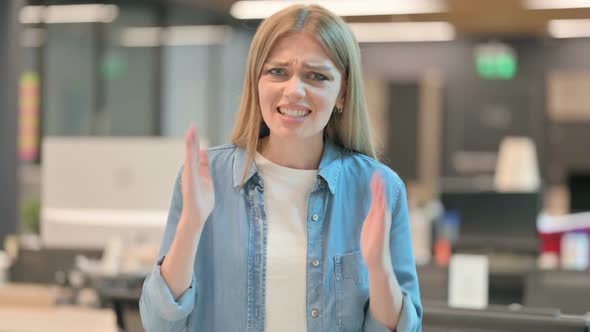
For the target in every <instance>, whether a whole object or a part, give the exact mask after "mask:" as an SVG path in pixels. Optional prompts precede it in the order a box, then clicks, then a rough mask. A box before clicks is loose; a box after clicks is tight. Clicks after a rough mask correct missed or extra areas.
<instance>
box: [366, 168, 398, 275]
mask: <svg viewBox="0 0 590 332" xmlns="http://www.w3.org/2000/svg"><path fill="white" fill-rule="evenodd" d="M371 193H372V194H373V200H372V202H371V208H370V210H369V214H368V215H367V218H366V219H365V222H364V224H363V229H362V231H361V250H362V253H363V259H364V260H365V264H367V267H368V268H369V271H372V270H375V271H391V270H392V269H393V267H392V266H391V254H390V251H389V231H390V229H391V211H390V210H389V204H388V202H387V196H386V192H385V182H384V181H383V178H382V177H381V175H380V174H379V173H378V172H375V174H373V178H372V179H371Z"/></svg>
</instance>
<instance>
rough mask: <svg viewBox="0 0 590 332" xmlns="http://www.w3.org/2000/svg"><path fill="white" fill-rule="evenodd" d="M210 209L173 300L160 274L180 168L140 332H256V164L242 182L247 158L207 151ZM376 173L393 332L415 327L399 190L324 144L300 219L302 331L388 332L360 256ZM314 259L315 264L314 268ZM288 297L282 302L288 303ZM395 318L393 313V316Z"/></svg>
mask: <svg viewBox="0 0 590 332" xmlns="http://www.w3.org/2000/svg"><path fill="white" fill-rule="evenodd" d="M208 154H209V162H210V167H211V173H212V177H213V183H214V187H215V200H216V201H215V207H214V209H213V211H212V213H211V215H210V216H209V218H208V219H207V222H206V224H205V227H204V229H203V233H202V235H201V240H200V242H199V247H198V250H197V257H196V260H195V266H194V274H193V280H192V284H191V286H190V288H189V289H187V290H186V291H185V292H184V293H183V294H182V295H181V296H180V298H179V299H178V300H175V299H174V297H173V295H172V293H171V291H170V289H169V288H168V286H167V285H166V282H165V281H164V279H163V278H162V275H161V274H160V264H161V262H162V260H163V259H164V256H165V255H166V253H167V252H168V249H169V248H170V245H171V243H172V240H173V239H174V234H175V232H176V226H177V224H178V221H179V218H180V213H181V210H182V191H181V173H182V170H181V172H179V174H178V177H177V179H176V184H175V188H174V193H173V197H172V205H171V208H170V212H169V215H168V222H167V226H166V230H165V234H164V239H163V242H162V247H161V249H160V259H159V260H158V264H156V265H155V267H154V269H153V271H152V272H151V274H150V275H149V276H148V277H147V278H146V280H145V282H144V285H143V292H142V296H141V299H140V303H139V305H140V312H141V319H142V322H143V325H144V327H145V329H146V331H148V332H151V331H158V332H165V331H182V330H183V328H184V327H186V328H187V331H188V332H196V331H206V332H209V331H216V332H217V331H219V332H230V331H231V332H234V331H247V332H263V331H264V321H265V320H264V315H265V271H266V241H267V229H268V224H267V219H266V214H265V209H264V186H263V181H262V178H261V175H260V173H259V172H258V171H257V169H256V165H255V164H254V163H253V165H252V167H251V169H250V172H249V175H248V177H247V179H248V180H247V181H246V183H245V185H244V186H243V187H241V186H240V183H241V181H242V178H243V174H244V169H245V167H246V159H247V155H246V152H245V151H244V150H243V149H239V148H236V147H235V146H234V145H224V146H220V147H215V148H211V149H209V151H208ZM376 170H380V171H381V173H382V175H383V177H384V180H385V182H386V184H387V195H388V197H389V204H390V209H391V211H392V226H391V234H390V247H391V257H392V260H393V261H392V263H393V267H394V272H395V275H396V277H397V279H398V282H399V284H400V286H401V288H402V292H403V296H404V298H403V306H402V313H401V318H400V321H399V323H398V326H397V331H399V332H411V331H412V332H414V331H421V330H422V305H421V303H420V294H419V290H418V279H417V276H416V267H415V263H414V257H413V253H412V244H411V238H410V226H409V220H408V209H407V202H406V193H405V188H404V184H403V182H402V181H401V179H400V178H399V177H398V175H397V174H396V173H394V172H393V171H392V170H391V169H389V168H388V167H386V166H385V165H383V164H381V163H379V162H377V161H375V160H373V159H371V158H369V157H366V156H364V155H361V154H358V153H353V152H350V151H347V150H344V149H342V148H340V147H338V146H336V145H335V144H333V143H331V142H330V141H329V140H328V139H326V141H325V144H324V153H323V156H322V159H321V162H320V167H319V171H318V176H317V179H316V182H315V185H314V189H313V191H312V193H311V194H310V196H309V201H308V217H307V239H308V240H307V261H308V262H309V264H308V266H307V296H306V298H307V313H308V316H307V331H309V332H334V331H341V332H356V331H364V332H382V331H383V332H384V331H388V330H387V329H386V328H385V327H384V326H382V325H381V324H380V323H379V322H377V321H376V320H375V319H374V318H373V317H372V315H371V311H370V299H369V282H368V270H367V267H366V265H365V263H364V261H363V258H362V255H361V251H360V234H361V229H362V225H363V221H364V220H365V217H366V216H367V214H368V211H369V207H370V204H371V191H370V183H371V177H372V175H373V172H374V171H376ZM315 259H319V260H320V262H321V264H319V265H318V266H314V264H311V262H312V261H313V260H315ZM285 301H289V299H288V298H287V299H285ZM393 314H394V313H392V315H393Z"/></svg>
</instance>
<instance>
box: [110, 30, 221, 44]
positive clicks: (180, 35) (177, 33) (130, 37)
mask: <svg viewBox="0 0 590 332" xmlns="http://www.w3.org/2000/svg"><path fill="white" fill-rule="evenodd" d="M230 34H231V28H230V27H229V26H226V25H194V26H171V27H166V28H161V27H140V28H125V29H123V30H122V31H121V35H120V38H119V42H120V44H121V45H122V46H126V47H157V46H162V45H163V46H188V45H213V44H222V43H224V42H225V40H226V39H227V38H228V37H229V36H230Z"/></svg>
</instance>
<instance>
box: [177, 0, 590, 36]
mask: <svg viewBox="0 0 590 332" xmlns="http://www.w3.org/2000/svg"><path fill="white" fill-rule="evenodd" d="M169 1H172V2H177V3H186V4H189V3H190V4H193V5H199V6H203V7H209V8H211V9H215V10H218V11H222V12H226V13H227V12H229V9H230V7H231V5H232V4H233V3H234V2H236V0H169ZM359 1H361V0H359ZM408 1H411V0H408ZM554 1H559V0H554ZM446 2H447V7H448V12H446V13H438V14H420V15H387V16H371V17H368V16H364V17H350V18H347V21H349V22H400V21H402V22H405V21H410V22H412V21H448V22H450V23H452V24H453V25H454V26H455V28H456V31H457V34H458V35H460V36H476V37H477V36H515V37H516V36H544V35H546V34H547V33H546V25H547V22H548V21H549V20H551V19H570V18H590V8H583V9H558V10H525V9H524V8H522V6H521V4H520V0H446Z"/></svg>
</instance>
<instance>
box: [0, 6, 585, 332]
mask: <svg viewBox="0 0 590 332" xmlns="http://www.w3.org/2000/svg"><path fill="white" fill-rule="evenodd" d="M281 3H282V2H281V1H234V0H221V1H220V0H215V1H214V0H150V1H147V0H146V1H137V0H135V1H134V0H121V1H103V2H101V1H73V0H70V1H67V0H53V1H52V0H30V1H26V0H6V1H1V2H0V73H1V74H2V81H1V82H0V187H1V188H2V189H1V190H0V193H1V194H0V219H1V222H0V244H1V246H0V249H2V250H1V251H0V317H2V319H0V321H3V322H8V323H7V325H6V328H5V327H3V326H0V331H4V330H6V331H21V330H22V331H65V330H67V328H66V327H65V326H73V325H71V324H74V325H75V324H80V326H82V327H80V328H86V329H90V328H91V327H96V329H97V331H98V330H100V331H111V330H112V331H116V330H121V331H141V330H142V328H141V323H140V322H139V317H138V312H137V300H138V298H139V292H140V287H141V282H142V281H143V277H144V276H145V274H146V273H147V271H149V268H150V267H151V265H152V264H153V263H154V260H155V256H156V252H157V250H158V245H159V240H160V237H161V232H162V229H163V227H164V223H165V215H166V211H167V208H168V204H169V200H170V197H171V190H172V184H173V181H174V178H175V175H176V172H177V170H178V167H179V166H180V165H181V163H182V160H183V159H182V158H183V155H182V153H183V150H182V137H183V134H184V133H185V131H186V130H187V128H188V125H189V123H191V122H194V123H196V124H197V125H198V128H199V133H200V136H201V137H202V139H203V141H204V142H205V143H206V144H207V145H208V146H214V145H219V144H223V143H227V142H228V141H229V135H230V132H231V130H232V127H233V124H234V121H235V116H236V113H237V110H238V105H239V100H240V96H241V89H242V81H243V78H244V72H245V65H246V57H247V52H248V48H249V45H250V42H251V40H252V37H253V35H254V33H255V31H256V28H257V26H258V24H259V22H260V20H261V19H262V18H263V17H265V16H267V15H269V14H270V13H272V12H273V11H274V10H276V6H277V4H278V5H280V4H281ZM318 3H320V4H324V5H325V6H326V7H328V8H332V9H333V10H334V11H335V12H337V13H339V14H340V15H342V16H344V17H345V19H346V21H347V22H349V23H350V24H351V28H352V30H353V32H354V33H355V35H356V37H357V39H358V41H359V42H360V46H361V53H362V65H363V71H364V82H365V91H366V97H367V103H368V105H369V112H370V116H371V121H372V124H373V128H374V136H375V138H376V142H377V146H378V150H379V151H380V153H381V154H382V156H383V157H382V160H383V162H384V163H386V164H387V165H388V166H390V167H392V168H393V169H394V170H396V171H397V172H398V173H399V174H400V176H401V177H402V179H403V180H404V181H405V183H406V185H407V188H408V194H409V195H408V197H409V206H410V219H411V220H410V223H411V226H412V235H413V237H414V251H415V254H416V258H417V265H418V273H419V278H420V282H421V291H422V298H423V301H424V304H425V318H424V330H425V331H449V330H453V331H585V330H587V329H588V328H587V326H588V323H587V320H588V317H589V316H588V312H590V300H588V299H589V298H590V293H589V292H590V272H589V257H588V256H589V253H590V248H589V247H590V246H589V242H590V240H589V231H590V153H589V150H588V145H589V144H590V93H589V92H590V1H585V0H560V1H550V0H503V1H483V0H481V1H480V0H477V1H474V0H446V1H445V0H440V1H435V0H420V1H418V0H413V1H402V0H399V1H394V0H389V1H377V0H372V1H368V0H367V1H352V0H351V1H323V2H322V1H318ZM25 317H37V318H38V320H37V322H43V323H42V325H41V326H35V324H36V323H34V322H33V320H30V319H25ZM91 321H92V322H93V323H90V322H91ZM65 322H69V323H68V324H70V325H64V324H66V323H65ZM11 324H12V325H11ZM60 324H61V325H60ZM2 325H4V323H3V324H2ZM29 325H30V326H29ZM68 328H69V327H68Z"/></svg>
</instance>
